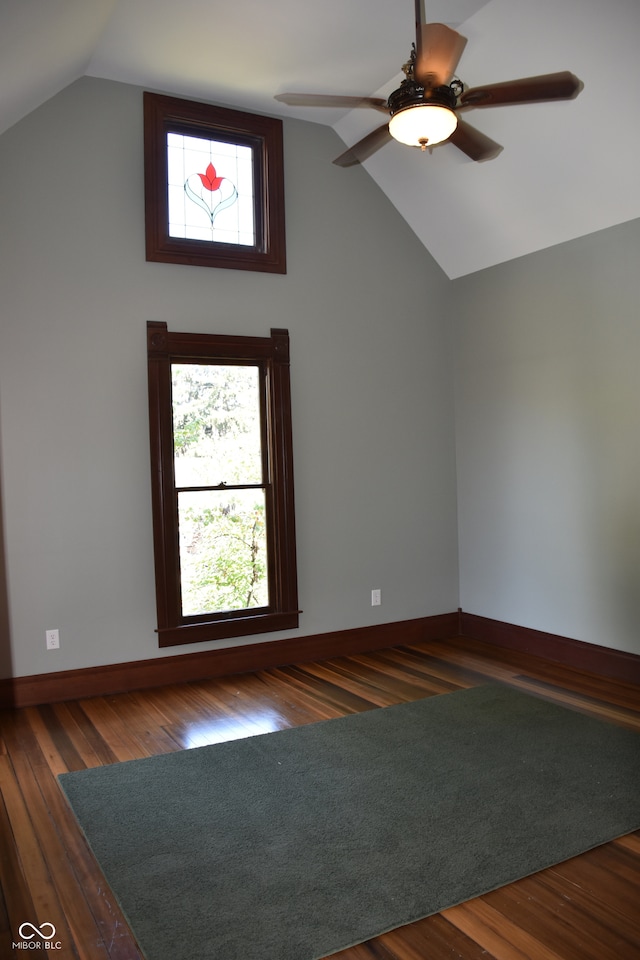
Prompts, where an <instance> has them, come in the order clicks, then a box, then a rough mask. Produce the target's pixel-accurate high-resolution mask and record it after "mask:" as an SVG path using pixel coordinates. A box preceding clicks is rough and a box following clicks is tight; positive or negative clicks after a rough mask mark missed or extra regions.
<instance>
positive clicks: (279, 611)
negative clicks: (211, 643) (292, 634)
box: [147, 322, 299, 647]
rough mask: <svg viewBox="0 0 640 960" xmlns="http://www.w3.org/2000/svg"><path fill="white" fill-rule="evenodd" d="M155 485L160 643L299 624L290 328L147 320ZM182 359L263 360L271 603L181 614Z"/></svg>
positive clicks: (152, 484) (257, 361)
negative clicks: (176, 425)
mask: <svg viewBox="0 0 640 960" xmlns="http://www.w3.org/2000/svg"><path fill="white" fill-rule="evenodd" d="M147 358H148V377H149V425H150V443H151V492H152V512H153V539H154V555H155V577H156V608H157V618H158V628H157V632H158V638H159V645H160V646H161V647H168V646H174V645H176V644H183V643H197V642H200V641H204V640H222V639H227V638H229V637H241V636H247V635H251V634H258V633H266V632H270V631H275V630H289V629H293V628H295V627H297V626H298V614H299V611H298V588H297V573H296V544H295V517H294V493H293V445H292V433H291V389H290V380H289V334H288V331H287V330H281V329H272V330H271V336H270V337H239V336H224V335H213V334H190V333H173V332H170V331H168V329H167V325H166V323H158V322H149V323H148V324H147ZM184 360H191V361H194V360H196V361H200V362H207V361H208V362H211V363H216V362H220V363H225V362H229V361H231V362H241V363H242V362H244V363H251V364H256V365H258V366H259V368H260V370H261V372H262V375H263V378H264V384H265V390H264V402H265V409H264V411H263V429H264V436H265V447H264V455H265V457H266V486H265V490H266V492H267V543H268V569H269V606H268V607H258V608H255V610H254V609H253V608H247V609H244V610H239V611H230V612H229V611H225V612H222V613H208V614H203V615H199V616H188V617H185V616H183V615H182V609H181V601H180V562H179V539H178V508H177V492H176V486H175V475H174V445H173V415H172V400H171V364H172V362H180V361H184Z"/></svg>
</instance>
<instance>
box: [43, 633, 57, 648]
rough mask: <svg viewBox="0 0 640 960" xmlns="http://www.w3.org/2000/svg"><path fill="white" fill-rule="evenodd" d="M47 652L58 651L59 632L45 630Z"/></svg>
mask: <svg viewBox="0 0 640 960" xmlns="http://www.w3.org/2000/svg"><path fill="white" fill-rule="evenodd" d="M46 638H47V650H59V649H60V631H59V630H47V632H46Z"/></svg>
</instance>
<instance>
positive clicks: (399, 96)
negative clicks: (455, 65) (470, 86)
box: [387, 80, 458, 116]
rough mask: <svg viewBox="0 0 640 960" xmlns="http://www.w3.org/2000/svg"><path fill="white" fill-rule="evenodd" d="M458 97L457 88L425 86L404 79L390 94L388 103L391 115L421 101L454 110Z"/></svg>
mask: <svg viewBox="0 0 640 960" xmlns="http://www.w3.org/2000/svg"><path fill="white" fill-rule="evenodd" d="M457 100H458V97H457V89H453V85H452V86H451V87H423V86H421V84H419V83H416V81H415V80H403V81H402V83H401V84H400V86H399V87H398V89H397V90H394V91H393V93H392V94H390V96H389V99H388V101H387V105H388V107H389V110H390V112H391V116H393V115H394V114H395V113H399V111H400V110H405V109H406V108H407V107H415V106H416V105H417V104H419V103H429V104H437V105H438V106H441V107H448V108H449V110H454V109H455V107H456V103H457Z"/></svg>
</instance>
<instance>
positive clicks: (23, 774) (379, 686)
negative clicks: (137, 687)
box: [0, 638, 640, 960]
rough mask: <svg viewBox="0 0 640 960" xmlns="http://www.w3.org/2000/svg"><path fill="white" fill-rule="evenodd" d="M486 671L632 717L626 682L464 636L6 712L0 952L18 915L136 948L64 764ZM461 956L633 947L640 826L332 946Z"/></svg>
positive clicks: (186, 741)
mask: <svg viewBox="0 0 640 960" xmlns="http://www.w3.org/2000/svg"><path fill="white" fill-rule="evenodd" d="M487 680H497V681H499V682H501V683H505V684H508V685H509V686H513V687H517V688H519V689H521V690H524V691H529V692H531V693H534V694H536V695H537V696H541V697H544V698H547V699H549V700H553V701H556V702H558V703H560V704H564V705H566V706H567V707H570V708H571V709H575V710H579V711H583V712H585V713H589V714H592V715H593V716H596V717H600V718H602V719H605V720H608V721H611V722H613V723H616V724H620V725H621V726H624V727H628V728H631V729H635V730H639V731H640V691H639V689H638V687H637V686H635V685H632V684H626V683H622V682H619V681H615V680H608V679H605V678H601V677H598V676H596V675H593V674H588V673H581V672H579V671H576V670H572V669H569V668H567V667H562V666H558V665H557V664H552V663H549V662H546V661H543V660H539V659H537V658H535V657H531V656H528V655H525V654H519V653H513V652H510V651H508V650H504V649H499V648H497V647H490V646H487V645H485V644H481V643H478V642H475V641H471V640H466V639H464V638H456V639H452V640H450V641H447V642H430V643H423V644H417V645H414V646H398V647H395V648H393V649H389V650H383V651H379V652H375V653H371V654H360V655H356V656H348V657H343V658H336V659H333V660H327V661H324V662H317V663H305V664H301V665H299V666H290V667H282V668H279V669H271V670H265V671H262V672H259V673H255V674H247V675H241V676H233V677H226V678H221V679H215V680H208V681H200V682H195V683H187V684H180V685H175V686H168V687H163V688H158V689H152V690H146V691H143V692H132V693H125V694H119V695H117V696H108V697H96V698H93V699H87V700H79V701H70V702H65V703H55V704H51V705H45V706H40V707H24V708H21V709H15V710H5V711H3V712H1V713H0V793H1V802H0V879H1V881H2V890H3V899H2V900H1V901H0V958H2V960H5V958H6V960H9V958H16V960H17V958H18V957H19V956H21V951H18V950H15V951H14V950H13V949H12V942H13V941H17V940H18V930H19V927H20V925H21V924H22V923H25V922H30V923H35V924H38V925H40V924H42V923H45V922H47V923H51V924H54V925H55V927H56V942H59V943H60V944H61V947H60V949H59V950H57V951H55V953H54V952H53V951H47V954H48V955H49V956H57V957H59V958H60V960H68V958H81V960H135V958H139V957H140V953H139V951H138V949H137V947H136V944H135V941H134V939H133V938H132V936H131V933H130V932H129V930H128V928H127V925H126V923H125V921H124V919H123V917H122V915H121V913H120V911H119V909H118V906H117V904H116V903H115V901H114V899H113V897H112V896H111V894H110V891H109V889H108V888H106V886H105V883H104V880H103V879H102V876H101V873H100V871H99V870H98V868H97V866H96V864H95V862H94V860H93V857H92V855H91V854H90V853H89V851H88V849H87V846H86V844H85V842H84V839H83V836H82V834H81V833H80V831H79V829H78V827H77V825H76V822H75V820H74V818H73V816H72V814H71V813H70V812H69V810H68V808H67V806H66V803H65V800H64V798H63V795H62V793H61V791H60V789H59V787H58V784H57V781H56V777H57V775H58V774H59V773H63V772H65V771H67V770H78V769H81V768H83V767H93V766H98V765H101V764H109V763H116V762H118V761H120V760H130V759H132V758H138V757H146V756H151V755H153V754H159V753H168V752H170V751H174V750H182V749H185V748H189V747H195V746H200V745H204V744H208V743H217V742H220V741H223V740H230V739H234V738H237V737H246V736H251V735H252V734H256V733H265V732H269V731H272V730H281V729H283V728H285V727H291V726H297V725H299V724H304V723H313V722H314V721H317V720H323V719H327V718H331V717H340V716H343V715H345V714H349V713H355V712H359V711H362V710H372V709H375V708H376V707H381V706H386V705H389V704H394V703H400V702H404V701H409V700H415V699H417V698H420V697H425V696H432V695H435V694H440V693H447V692H448V691H452V690H458V689H461V688H465V687H471V686H476V685H478V684H481V683H484V682H486V681H487ZM27 932H28V931H27ZM31 953H35V951H33V950H32V951H31ZM38 955H40V954H38ZM456 958H458V960H481V958H482V960H492V958H494V960H640V831H638V832H637V833H634V834H631V835H629V836H627V837H623V838H621V839H618V840H614V841H613V842H612V843H608V844H606V845H604V846H601V847H598V848H597V849H595V850H591V851H589V852H588V853H585V854H583V855H582V856H579V857H576V858H574V859H572V860H569V861H567V862H565V863H561V864H559V865H558V866H556V867H553V868H551V869H548V870H545V871H543V872H542V873H539V874H536V875H534V876H531V877H528V878H527V879H525V880H521V881H519V882H517V883H514V884H511V885H509V886H507V887H503V888H502V889H500V890H496V891H494V892H492V893H489V894H487V895H486V896H483V897H479V898H477V899H475V900H471V901H469V902H467V903H465V904H462V905H461V906H456V907H452V908H451V909H449V910H445V911H443V912H442V913H441V914H437V915H435V916H432V917H428V918H427V919H425V920H421V921H420V922H418V923H414V924H411V925H410V926H408V927H403V928H401V929H398V930H395V931H393V932H391V933H387V934H384V935H383V936H380V937H377V938H376V939H374V940H371V941H369V942H368V943H364V944H361V945H359V946H357V947H352V948H350V949H348V950H344V951H342V952H341V953H339V954H335V955H334V957H333V958H332V960H456ZM202 960H226V958H225V957H215V958H205V957H203V958H202ZM265 960H280V958H278V957H273V958H265Z"/></svg>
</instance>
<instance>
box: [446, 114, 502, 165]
mask: <svg viewBox="0 0 640 960" xmlns="http://www.w3.org/2000/svg"><path fill="white" fill-rule="evenodd" d="M447 143H452V144H453V145H454V146H455V147H457V148H458V150H462V152H463V153H466V155H467V156H468V157H469V158H470V159H471V160H478V161H479V162H482V161H483V160H493V158H494V157H497V156H498V154H499V153H500V152H501V151H502V149H503V148H502V147H501V146H500V144H499V143H496V142H495V140H492V139H491V137H487V136H486V135H485V134H484V133H481V132H480V131H479V130H476V128H475V127H472V126H471V124H469V123H466V122H465V121H464V120H461V119H460V117H458V126H457V127H456V129H455V130H454V131H453V133H452V134H451V136H450V137H449V139H448V140H447Z"/></svg>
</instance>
